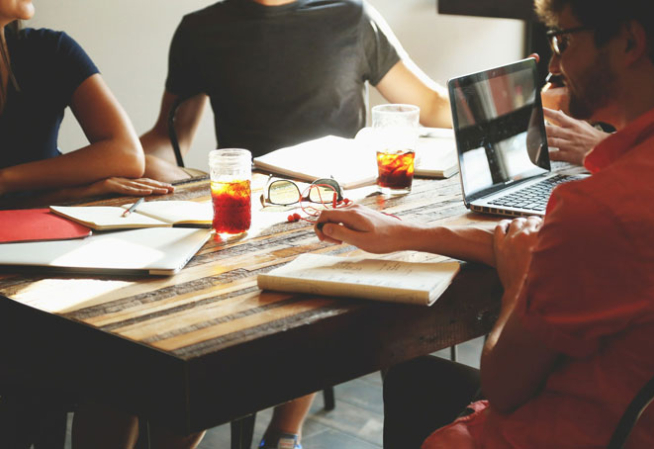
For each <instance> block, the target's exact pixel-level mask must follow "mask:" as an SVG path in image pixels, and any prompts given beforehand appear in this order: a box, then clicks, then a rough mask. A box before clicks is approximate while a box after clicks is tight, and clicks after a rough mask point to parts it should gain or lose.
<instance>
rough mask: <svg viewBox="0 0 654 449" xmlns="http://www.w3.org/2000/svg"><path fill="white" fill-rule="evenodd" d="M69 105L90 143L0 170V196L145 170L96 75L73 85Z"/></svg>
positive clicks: (132, 135) (128, 128)
mask: <svg viewBox="0 0 654 449" xmlns="http://www.w3.org/2000/svg"><path fill="white" fill-rule="evenodd" d="M71 109H72V111H73V113H74V114H75V117H76V118H77V120H78V122H79V123H80V125H81V127H82V130H83V131H84V134H85V135H86V137H87V138H88V140H89V142H90V144H89V145H87V146H85V147H83V148H80V149H79V150H77V151H73V152H71V153H67V154H64V155H61V156H58V157H55V158H51V159H44V160H41V161H36V162H29V163H26V164H20V165H16V166H13V167H8V168H4V169H0V195H1V194H3V193H7V192H16V191H26V190H29V191H33V190H46V189H47V190H52V189H61V188H66V187H75V186H82V185H88V184H92V183H95V182H96V181H100V180H103V179H106V178H110V177H126V178H139V177H141V176H142V175H143V171H144V167H145V160H144V155H143V150H142V148H141V144H140V143H139V140H138V137H137V135H136V132H135V131H134V128H133V127H132V124H131V123H130V121H129V118H128V117H127V114H126V113H125V111H123V109H122V107H121V106H120V104H119V103H118V101H117V100H116V98H115V97H114V96H113V94H112V93H111V91H110V90H109V88H108V87H107V85H106V84H105V83H104V81H103V79H102V77H101V76H100V75H99V74H95V75H92V76H91V77H89V78H87V79H86V80H85V81H84V82H83V83H82V84H81V85H80V86H79V87H78V88H77V89H76V90H75V92H74V93H73V97H72V101H71ZM9 150H10V151H12V150H11V149H9ZM17 150H18V149H14V150H13V151H17Z"/></svg>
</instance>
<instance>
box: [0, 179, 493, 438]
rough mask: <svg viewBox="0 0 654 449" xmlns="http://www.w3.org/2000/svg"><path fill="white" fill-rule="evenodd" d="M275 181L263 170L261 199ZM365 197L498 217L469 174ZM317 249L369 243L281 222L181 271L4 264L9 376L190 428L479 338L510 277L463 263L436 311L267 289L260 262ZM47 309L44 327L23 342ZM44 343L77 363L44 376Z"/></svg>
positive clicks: (190, 188) (443, 218)
mask: <svg viewBox="0 0 654 449" xmlns="http://www.w3.org/2000/svg"><path fill="white" fill-rule="evenodd" d="M262 179H263V180H264V181H265V178H262V177H256V178H255V182H254V185H255V193H254V195H253V196H254V197H253V200H254V201H257V197H256V195H257V194H258V190H256V189H260V188H261V186H262ZM208 195H209V190H208V183H207V182H206V180H204V181H203V180H199V181H193V182H189V183H186V184H183V185H180V186H178V188H177V190H176V192H175V193H174V194H172V195H170V198H171V199H190V200H194V199H197V200H200V199H207V198H208ZM131 200H132V199H127V198H117V199H112V200H98V201H93V202H92V204H122V203H125V202H128V201H131ZM362 202H363V203H364V204H367V205H369V206H371V207H373V208H378V209H383V210H385V211H387V212H388V213H392V214H395V215H397V216H399V217H403V218H404V219H407V220H408V219H411V220H416V221H420V222H423V223H432V224H435V223H443V222H450V221H451V222H457V223H476V224H479V223H481V224H489V223H492V222H493V221H494V220H492V219H487V218H483V217H477V216H474V215H471V214H467V213H466V211H465V209H464V207H463V205H462V201H461V197H460V187H459V185H458V182H457V180H456V179H450V180H443V181H434V180H416V181H415V183H414V189H413V192H412V193H411V194H410V195H408V196H404V197H395V198H390V199H389V198H384V197H381V196H378V195H372V196H370V197H368V198H365V199H364V200H363V201H362ZM310 252H312V253H324V254H338V255H342V256H359V255H363V254H365V253H363V252H362V251H360V250H358V249H356V248H353V247H350V246H347V245H339V246H334V245H329V244H325V243H322V242H319V241H318V239H317V238H316V237H315V234H314V233H313V229H312V226H311V224H309V223H306V222H302V221H300V222H296V223H286V222H280V223H277V224H270V225H267V227H265V228H263V229H261V230H258V231H257V233H253V235H251V236H249V237H247V238H244V239H241V240H234V241H230V242H222V241H214V240H212V241H210V242H208V243H207V244H206V245H205V246H204V247H203V248H202V250H201V251H200V252H199V253H198V254H197V255H196V256H195V257H194V258H193V259H192V260H191V261H190V262H189V264H188V266H187V267H186V268H185V269H184V270H182V272H181V273H179V274H178V275H176V276H173V277H169V278H152V277H143V278H138V277H127V276H65V275H46V276H43V275H38V274H37V275H35V274H16V273H5V274H3V275H2V276H0V294H1V295H4V296H6V297H7V298H10V299H0V314H2V318H3V319H4V320H10V321H11V322H12V323H13V324H12V327H11V329H13V330H11V331H10V330H9V329H10V328H7V330H5V332H7V335H6V337H7V338H8V339H9V340H14V341H16V346H15V347H14V348H11V350H10V349H9V348H8V347H7V345H6V344H4V343H3V345H2V346H1V347H0V357H2V359H4V360H6V361H7V363H12V364H13V369H12V370H8V371H6V372H5V374H3V375H0V384H7V385H19V384H21V383H23V380H24V379H22V378H21V376H25V375H26V373H30V374H29V376H28V378H29V379H30V382H33V383H35V384H39V385H45V386H52V385H53V381H52V379H57V382H56V383H54V384H56V385H58V386H59V387H60V388H64V389H67V390H69V391H72V392H74V393H75V394H76V395H82V396H84V397H87V396H88V397H92V398H95V399H98V400H102V401H105V402H108V403H111V404H113V405H115V406H118V407H121V408H123V409H126V410H129V411H138V412H140V413H144V414H146V415H147V416H149V417H151V418H152V419H154V420H156V421H158V422H161V423H165V424H167V425H169V426H171V428H173V429H176V430H178V431H179V432H190V431H196V430H200V429H203V428H206V427H210V426H214V425H216V424H220V423H223V422H227V421H230V420H232V419H233V418H235V417H238V416H242V415H245V414H247V413H250V412H252V411H255V410H259V409H263V408H266V407H269V406H271V405H274V404H277V403H280V402H283V401H286V400H289V399H291V398H293V397H297V396H299V395H302V394H306V393H309V392H311V391H314V390H319V389H321V388H323V387H325V386H327V385H330V384H334V383H338V382H342V381H345V380H348V379H352V378H355V377H358V376H361V375H364V374H367V373H370V372H373V371H375V370H378V369H380V368H382V367H385V366H389V365H392V364H394V363H398V362H401V361H403V360H407V359H409V358H412V357H415V356H418V355H422V354H426V353H430V352H433V351H436V350H438V349H441V348H443V347H447V346H449V345H452V344H455V343H458V342H462V341H466V340H469V339H472V338H475V337H477V336H479V335H483V334H484V333H485V332H487V331H488V330H489V328H490V326H491V325H492V323H493V321H494V319H495V315H496V313H497V310H498V305H499V298H500V295H501V287H500V284H499V282H498V280H497V276H496V275H495V272H494V270H492V269H490V268H487V267H482V266H477V265H466V266H464V268H463V270H462V272H461V274H460V275H459V276H458V277H457V279H456V280H455V282H454V283H453V284H452V286H451V287H450V288H449V289H448V290H447V291H446V292H445V294H444V295H443V296H442V297H441V298H440V299H439V300H438V301H437V303H436V304H435V305H434V306H432V307H431V308H422V307H416V306H406V305H397V304H384V303H376V302H371V301H363V300H355V299H347V298H325V297H317V296H310V295H293V294H280V293H272V292H261V291H260V290H259V289H258V288H257V287H256V276H257V274H258V273H261V272H267V271H269V270H271V269H273V268H275V267H277V266H281V265H282V264H285V263H287V262H289V261H291V260H293V259H294V258H295V257H297V256H298V255H299V254H304V253H310ZM384 257H389V258H399V259H403V260H414V261H430V260H443V259H444V258H443V257H442V256H438V255H433V254H424V253H413V252H404V253H397V254H392V255H387V256H384ZM16 320H18V321H16ZM34 320H38V321H39V322H40V323H41V328H40V329H39V335H41V337H40V338H37V339H34V338H26V339H25V340H23V338H24V337H25V336H26V335H27V334H26V329H27V328H28V327H29V326H30V325H31V323H32V322H33V321H34ZM12 334H15V335H12ZM44 335H47V338H46V337H44ZM48 339H49V341H48V344H45V343H44V340H48ZM5 341H6V340H5ZM61 345H63V346H62V347H60V346H61ZM44 348H48V350H49V351H54V352H56V353H61V352H62V351H64V350H65V353H66V356H65V359H64V360H65V365H66V366H56V367H55V368H56V371H57V373H55V375H54V376H53V377H51V378H50V379H46V378H45V377H47V376H45V375H43V376H39V375H35V374H34V370H36V369H43V368H44V362H43V360H50V359H51V356H50V355H49V354H47V353H46V352H45V349H44ZM94 348H101V350H100V349H97V350H94ZM117 364H120V365H121V366H120V368H119V367H117V366H115V365H117ZM50 369H51V368H50ZM82 376H85V377H84V378H83V379H82ZM151 376H154V377H156V381H153V380H152V378H151ZM94 379H99V380H97V381H96V380H94ZM164 392H165V393H164ZM165 398H168V399H169V400H166V399H165Z"/></svg>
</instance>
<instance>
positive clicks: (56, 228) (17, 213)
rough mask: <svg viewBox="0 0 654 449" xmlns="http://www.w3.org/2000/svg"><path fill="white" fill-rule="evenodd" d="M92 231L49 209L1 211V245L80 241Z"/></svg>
mask: <svg viewBox="0 0 654 449" xmlns="http://www.w3.org/2000/svg"><path fill="white" fill-rule="evenodd" d="M89 235H91V230H90V229H89V228H87V227H86V226H82V225H81V224H79V223H75V222H74V221H70V220H67V219H65V218H63V217H60V216H58V215H55V214H53V213H51V212H50V210H49V209H17V210H0V243H14V242H31V241H36V240H65V239H78V238H83V237H88V236H89Z"/></svg>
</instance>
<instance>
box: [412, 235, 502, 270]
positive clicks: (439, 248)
mask: <svg viewBox="0 0 654 449" xmlns="http://www.w3.org/2000/svg"><path fill="white" fill-rule="evenodd" d="M403 240H404V241H405V242H406V243H407V245H408V246H409V248H407V249H411V250H415V251H424V252H429V253H434V254H441V255H444V256H448V257H452V258H455V259H459V260H465V261H469V262H480V263H484V264H487V265H490V266H494V265H495V256H494V252H493V229H492V228H490V227H481V226H479V227H478V226H452V227H450V226H426V225H411V226H409V227H407V232H406V236H405V239H403Z"/></svg>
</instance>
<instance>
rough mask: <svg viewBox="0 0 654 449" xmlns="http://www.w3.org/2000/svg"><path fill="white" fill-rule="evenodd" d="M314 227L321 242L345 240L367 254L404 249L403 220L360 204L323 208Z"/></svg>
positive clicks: (405, 228)
mask: <svg viewBox="0 0 654 449" xmlns="http://www.w3.org/2000/svg"><path fill="white" fill-rule="evenodd" d="M315 230H316V234H317V235H318V238H319V239H320V240H321V241H325V242H331V243H343V242H345V243H349V244H351V245H355V246H357V247H359V248H361V249H362V250H364V251H368V252H370V253H376V254H382V253H390V252H393V251H399V250H403V249H407V248H406V247H405V246H404V245H405V241H404V238H403V237H404V236H405V234H406V231H407V226H405V225H403V224H402V221H400V220H399V219H398V218H396V217H392V216H389V215H386V214H383V213H381V212H377V211H374V210H372V209H369V208H367V207H364V206H360V205H355V206H351V207H347V208H343V209H334V210H326V211H323V212H322V213H321V214H320V217H319V218H318V223H317V224H316V227H315Z"/></svg>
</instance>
